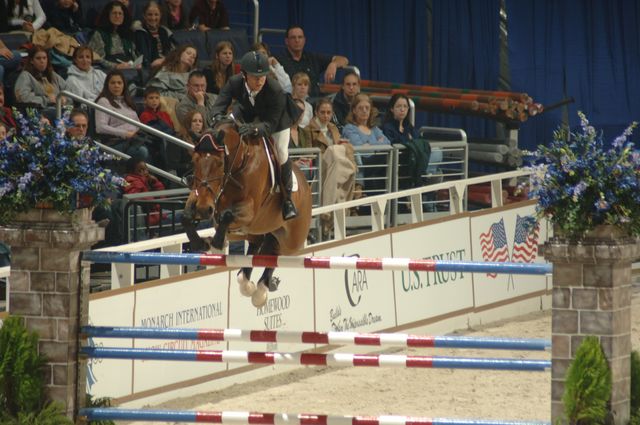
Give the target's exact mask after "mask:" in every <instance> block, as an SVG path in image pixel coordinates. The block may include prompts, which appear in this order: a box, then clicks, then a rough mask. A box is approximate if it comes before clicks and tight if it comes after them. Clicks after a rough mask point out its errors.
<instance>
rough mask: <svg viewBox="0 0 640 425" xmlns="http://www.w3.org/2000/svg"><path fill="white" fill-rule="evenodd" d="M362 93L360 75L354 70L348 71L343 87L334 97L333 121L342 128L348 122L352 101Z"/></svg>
mask: <svg viewBox="0 0 640 425" xmlns="http://www.w3.org/2000/svg"><path fill="white" fill-rule="evenodd" d="M358 93H360V77H359V76H358V74H356V73H355V72H354V71H347V72H346V73H345V74H344V78H343V79H342V87H341V88H340V91H339V92H338V93H336V96H335V97H334V98H333V118H332V120H333V123H334V124H335V125H336V126H338V128H339V129H340V130H341V131H342V128H343V127H344V126H345V125H346V124H347V115H349V111H350V110H351V102H353V99H354V98H355V97H356V95H357V94H358Z"/></svg>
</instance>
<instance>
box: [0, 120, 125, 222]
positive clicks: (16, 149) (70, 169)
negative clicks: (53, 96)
mask: <svg viewBox="0 0 640 425" xmlns="http://www.w3.org/2000/svg"><path fill="white" fill-rule="evenodd" d="M13 114H14V118H15V120H16V123H17V124H18V128H19V129H20V130H19V133H18V134H17V135H13V136H10V137H7V138H6V139H5V140H0V224H6V223H7V222H9V221H11V220H12V219H13V218H14V217H15V216H16V214H17V213H19V212H24V211H26V210H28V209H30V208H33V207H35V206H37V205H41V204H50V205H51V207H52V208H54V209H56V210H57V211H59V212H61V213H70V212H72V211H73V210H75V209H76V208H78V207H79V205H78V199H79V197H80V195H83V196H82V197H83V199H85V200H86V199H88V201H86V204H85V205H81V206H82V207H95V206H98V205H106V204H107V203H108V195H109V193H110V192H112V191H114V190H117V189H118V188H119V187H120V186H122V185H123V183H124V181H123V179H122V178H120V177H117V176H116V175H114V174H113V173H112V172H111V170H109V169H107V168H105V167H104V166H103V164H104V162H105V161H107V160H110V159H113V158H112V157H111V155H108V154H105V153H102V152H101V151H100V149H98V147H97V146H96V145H95V144H94V143H92V142H91V140H89V139H76V138H72V137H70V136H69V135H68V134H67V127H69V126H71V125H72V123H71V122H70V120H69V114H70V111H66V112H65V113H64V115H63V117H62V118H61V119H59V120H56V123H55V125H54V126H52V125H51V124H49V123H48V122H47V121H46V120H42V118H41V116H40V114H39V113H38V112H37V111H36V110H35V109H29V110H27V112H26V115H24V114H22V113H20V112H18V111H17V110H15V109H14V111H13Z"/></svg>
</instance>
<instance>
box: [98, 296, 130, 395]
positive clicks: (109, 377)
mask: <svg viewBox="0 0 640 425" xmlns="http://www.w3.org/2000/svg"><path fill="white" fill-rule="evenodd" d="M134 301H135V294H134V293H133V291H130V292H125V293H122V294H117V295H113V296H110V297H105V298H97V299H94V300H91V301H90V302H89V324H90V325H93V326H133V310H134ZM87 345H90V346H96V347H126V348H131V347H132V343H131V340H130V339H112V338H88V339H87ZM132 373H133V361H132V360H114V359H87V392H88V393H90V394H92V395H93V396H95V397H122V396H126V395H129V394H131V392H132V386H131V374H132ZM114 377H118V379H114Z"/></svg>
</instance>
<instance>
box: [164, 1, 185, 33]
mask: <svg viewBox="0 0 640 425" xmlns="http://www.w3.org/2000/svg"><path fill="white" fill-rule="evenodd" d="M160 9H161V12H162V14H161V16H162V20H161V22H162V25H164V26H166V27H167V28H169V29H170V30H171V31H177V30H186V29H188V28H189V19H188V16H187V13H186V12H185V11H184V6H183V5H182V0H165V1H164V2H163V3H162V6H160Z"/></svg>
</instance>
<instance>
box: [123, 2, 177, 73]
mask: <svg viewBox="0 0 640 425" xmlns="http://www.w3.org/2000/svg"><path fill="white" fill-rule="evenodd" d="M161 16H162V12H161V11H160V6H159V5H158V3H156V2H155V1H153V0H152V1H149V2H148V3H147V4H146V5H145V6H144V9H143V13H142V22H140V21H135V22H134V23H133V31H134V37H135V38H134V39H135V44H136V49H137V50H138V52H139V53H140V54H141V55H142V56H143V59H142V65H143V66H144V67H147V68H149V67H150V68H153V69H158V68H160V67H161V66H162V64H163V63H164V60H165V57H166V56H167V55H168V54H169V52H170V51H171V50H172V49H173V48H174V47H175V43H174V41H173V33H172V32H171V30H170V29H169V28H167V27H165V26H162V25H161V24H160V22H161Z"/></svg>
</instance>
